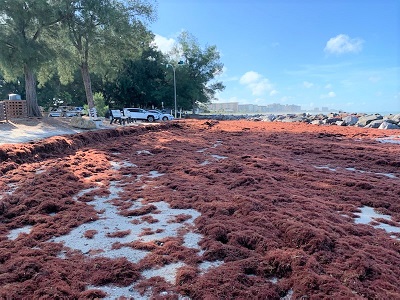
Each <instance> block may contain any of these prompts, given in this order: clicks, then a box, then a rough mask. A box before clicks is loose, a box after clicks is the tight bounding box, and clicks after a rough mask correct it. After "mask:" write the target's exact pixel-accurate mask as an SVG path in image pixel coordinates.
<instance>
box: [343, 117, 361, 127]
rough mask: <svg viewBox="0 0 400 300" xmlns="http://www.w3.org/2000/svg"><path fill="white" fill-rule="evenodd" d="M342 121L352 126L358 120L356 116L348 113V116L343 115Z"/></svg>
mask: <svg viewBox="0 0 400 300" xmlns="http://www.w3.org/2000/svg"><path fill="white" fill-rule="evenodd" d="M343 121H344V122H345V123H346V125H349V126H353V125H355V124H356V123H357V122H358V118H357V116H353V115H350V116H345V117H344V118H343Z"/></svg>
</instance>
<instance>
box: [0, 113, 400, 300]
mask: <svg viewBox="0 0 400 300" xmlns="http://www.w3.org/2000/svg"><path fill="white" fill-rule="evenodd" d="M3 125H4V124H1V125H0V126H3ZM7 126H8V125H7ZM24 126H29V125H26V124H25V125H24ZM31 126H41V128H42V130H44V129H43V128H45V127H44V126H53V125H52V124H47V125H43V124H37V125H31ZM62 126H65V124H64V125H62V124H59V126H58V127H57V128H58V130H65V131H61V132H62V133H63V134H66V135H63V136H52V137H47V138H45V139H43V140H34V141H30V142H22V143H14V144H3V145H0V172H1V174H2V177H1V178H2V179H1V182H0V249H1V251H0V253H1V254H0V261H1V277H0V297H2V298H13V297H14V298H24V297H34V298H40V297H45V298H46V297H47V298H56V297H64V298H81V299H87V298H105V299H115V298H118V297H126V298H134V299H151V298H157V299H238V298H240V299H259V298H263V299H300V298H303V299H310V298H318V299H327V298H331V299H332V298H335V299H337V298H346V299H365V298H367V299H368V298H370V299H396V298H398V297H400V289H399V286H400V281H399V278H400V268H399V267H398V261H399V259H400V254H399V253H400V202H399V200H398V199H399V195H400V169H399V168H400V160H399V157H400V144H399V143H397V142H396V137H398V136H400V132H399V131H396V130H394V131H382V130H378V129H364V128H355V127H340V126H316V125H307V124H301V123H273V122H254V121H212V120H208V121H205V120H198V121H196V120H179V121H174V122H168V123H160V124H157V125H151V126H150V125H144V126H115V127H113V128H107V129H101V130H94V131H88V132H79V133H74V134H71V132H68V130H73V129H71V128H67V127H66V128H65V127H64V128H62ZM17 127H18V126H17ZM24 128H26V127H24ZM29 128H33V127H29ZM21 132H22V130H21Z"/></svg>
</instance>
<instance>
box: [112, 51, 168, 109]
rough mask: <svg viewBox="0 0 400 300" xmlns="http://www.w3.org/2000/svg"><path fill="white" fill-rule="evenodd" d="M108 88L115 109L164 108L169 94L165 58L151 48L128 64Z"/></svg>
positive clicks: (126, 62)
mask: <svg viewBox="0 0 400 300" xmlns="http://www.w3.org/2000/svg"><path fill="white" fill-rule="evenodd" d="M108 86H109V87H110V89H109V90H108V91H107V92H106V93H108V98H109V99H110V100H112V101H113V103H114V104H113V105H114V107H124V106H125V107H134V106H140V107H148V108H150V107H153V106H154V107H161V102H163V101H164V95H165V90H166V82H165V58H164V56H163V55H162V53H161V52H160V51H158V50H156V49H154V48H152V47H147V48H146V49H144V50H142V54H141V56H140V57H139V58H137V59H130V60H126V61H125V63H124V65H123V68H122V69H121V71H120V72H119V74H118V76H117V78H116V79H115V80H114V81H113V82H112V83H111V84H109V85H108Z"/></svg>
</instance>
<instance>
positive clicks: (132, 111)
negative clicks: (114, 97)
mask: <svg viewBox="0 0 400 300" xmlns="http://www.w3.org/2000/svg"><path fill="white" fill-rule="evenodd" d="M124 116H125V117H128V118H130V119H133V120H147V121H148V122H154V121H156V120H158V119H160V116H159V114H158V113H154V112H151V111H148V110H145V109H142V108H124Z"/></svg>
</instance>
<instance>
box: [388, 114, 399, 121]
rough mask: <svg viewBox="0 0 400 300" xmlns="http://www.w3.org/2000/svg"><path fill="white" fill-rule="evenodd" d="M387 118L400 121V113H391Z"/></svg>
mask: <svg viewBox="0 0 400 300" xmlns="http://www.w3.org/2000/svg"><path fill="white" fill-rule="evenodd" d="M387 118H388V119H389V120H391V121H393V122H395V123H400V114H397V115H390V116H388V117H387Z"/></svg>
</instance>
